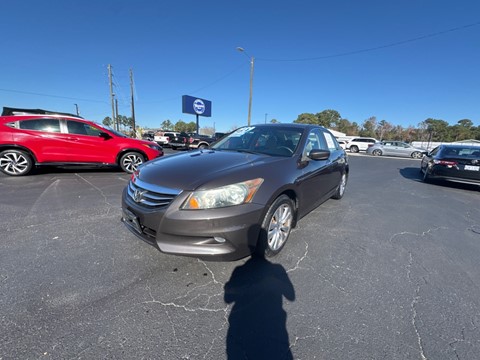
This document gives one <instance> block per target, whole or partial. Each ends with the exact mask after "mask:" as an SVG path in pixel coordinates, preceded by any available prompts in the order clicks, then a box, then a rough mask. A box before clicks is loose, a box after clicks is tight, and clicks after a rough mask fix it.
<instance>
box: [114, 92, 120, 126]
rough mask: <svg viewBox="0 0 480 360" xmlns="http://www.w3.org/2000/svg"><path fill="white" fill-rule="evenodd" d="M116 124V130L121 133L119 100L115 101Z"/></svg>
mask: <svg viewBox="0 0 480 360" xmlns="http://www.w3.org/2000/svg"><path fill="white" fill-rule="evenodd" d="M115 114H116V116H115V124H116V128H115V130H117V131H120V124H119V123H118V99H115Z"/></svg>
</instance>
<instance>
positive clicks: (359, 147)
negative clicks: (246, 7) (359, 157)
mask: <svg viewBox="0 0 480 360" xmlns="http://www.w3.org/2000/svg"><path fill="white" fill-rule="evenodd" d="M376 142H378V140H377V139H375V138H370V137H356V138H353V139H351V140H350V141H348V142H347V145H346V148H347V150H350V152H352V153H358V152H359V151H366V150H367V149H368V147H369V146H372V145H373V144H375V143H376Z"/></svg>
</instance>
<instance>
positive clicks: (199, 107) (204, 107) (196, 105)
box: [182, 95, 212, 116]
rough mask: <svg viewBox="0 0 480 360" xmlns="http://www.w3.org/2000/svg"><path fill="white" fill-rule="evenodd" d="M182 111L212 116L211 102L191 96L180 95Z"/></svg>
mask: <svg viewBox="0 0 480 360" xmlns="http://www.w3.org/2000/svg"><path fill="white" fill-rule="evenodd" d="M182 112H183V113H185V114H193V115H198V116H212V102H211V101H209V100H205V99H199V98H196V97H193V96H188V95H183V96H182Z"/></svg>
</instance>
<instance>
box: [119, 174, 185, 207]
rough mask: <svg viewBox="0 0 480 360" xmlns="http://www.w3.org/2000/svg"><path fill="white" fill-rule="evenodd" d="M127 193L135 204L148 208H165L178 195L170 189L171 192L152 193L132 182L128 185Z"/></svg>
mask: <svg viewBox="0 0 480 360" xmlns="http://www.w3.org/2000/svg"><path fill="white" fill-rule="evenodd" d="M137 182H138V181H137ZM159 190H160V189H159ZM162 190H166V189H162ZM127 193H128V196H129V197H130V198H131V199H132V200H133V201H135V203H137V204H139V205H143V206H146V207H150V208H161V207H167V206H168V205H170V203H171V202H172V201H173V199H174V198H175V197H176V196H177V195H178V191H177V190H173V189H172V190H171V191H152V190H147V189H146V188H145V187H143V186H141V185H140V184H138V183H134V182H132V181H130V182H129V183H128V188H127Z"/></svg>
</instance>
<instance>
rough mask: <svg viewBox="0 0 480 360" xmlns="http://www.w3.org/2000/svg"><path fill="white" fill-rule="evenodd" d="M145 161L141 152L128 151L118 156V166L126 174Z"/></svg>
mask: <svg viewBox="0 0 480 360" xmlns="http://www.w3.org/2000/svg"><path fill="white" fill-rule="evenodd" d="M144 162H145V158H144V157H143V155H142V154H140V153H138V152H135V151H130V152H127V153H125V154H123V155H122V157H121V158H120V167H121V168H122V170H123V171H125V172H126V173H128V174H131V173H133V172H135V171H136V170H137V169H138V167H139V166H140V165H142V164H143V163H144Z"/></svg>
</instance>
